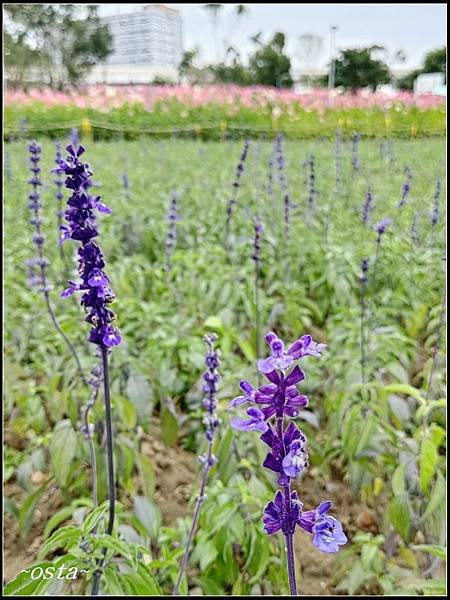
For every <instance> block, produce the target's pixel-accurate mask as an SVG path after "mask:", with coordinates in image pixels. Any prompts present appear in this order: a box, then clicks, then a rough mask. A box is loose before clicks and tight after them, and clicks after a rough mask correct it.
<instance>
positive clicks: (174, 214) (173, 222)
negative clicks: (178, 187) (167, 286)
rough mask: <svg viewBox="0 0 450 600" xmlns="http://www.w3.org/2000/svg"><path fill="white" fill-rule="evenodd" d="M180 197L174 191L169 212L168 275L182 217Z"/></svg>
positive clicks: (167, 240)
mask: <svg viewBox="0 0 450 600" xmlns="http://www.w3.org/2000/svg"><path fill="white" fill-rule="evenodd" d="M177 202H178V197H177V194H176V193H175V192H174V193H173V194H172V197H171V200H170V206H169V212H168V214H167V220H168V221H169V227H168V229H167V237H166V264H165V269H166V273H167V275H168V274H169V273H170V271H171V268H172V254H173V250H174V248H175V244H176V241H177V221H179V219H180V217H179V215H178V206H177Z"/></svg>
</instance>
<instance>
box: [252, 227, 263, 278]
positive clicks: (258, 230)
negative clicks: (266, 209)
mask: <svg viewBox="0 0 450 600" xmlns="http://www.w3.org/2000/svg"><path fill="white" fill-rule="evenodd" d="M254 229H255V235H254V237H253V254H252V259H253V260H254V261H255V264H256V266H257V267H258V266H259V265H260V264H261V234H262V232H263V226H262V223H261V221H260V219H259V217H258V218H257V219H256V221H255V225H254Z"/></svg>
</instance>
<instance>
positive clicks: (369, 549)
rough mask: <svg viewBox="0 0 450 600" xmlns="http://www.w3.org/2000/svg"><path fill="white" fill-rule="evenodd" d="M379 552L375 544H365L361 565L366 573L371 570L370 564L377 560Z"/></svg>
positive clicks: (362, 550) (362, 549)
mask: <svg viewBox="0 0 450 600" xmlns="http://www.w3.org/2000/svg"><path fill="white" fill-rule="evenodd" d="M377 552H378V546H376V545H375V544H364V546H363V547H362V548H361V564H362V566H363V569H364V571H368V570H369V569H370V563H371V562H372V560H373V559H374V558H375V556H376V554H377Z"/></svg>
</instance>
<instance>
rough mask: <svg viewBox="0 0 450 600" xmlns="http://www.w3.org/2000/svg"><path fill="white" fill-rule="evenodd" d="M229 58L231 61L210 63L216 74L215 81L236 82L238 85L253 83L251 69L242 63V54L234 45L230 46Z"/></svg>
mask: <svg viewBox="0 0 450 600" xmlns="http://www.w3.org/2000/svg"><path fill="white" fill-rule="evenodd" d="M226 55H227V59H230V61H231V62H230V63H229V64H227V63H223V62H222V63H219V64H218V65H210V67H209V69H210V70H211V72H212V73H213V75H214V81H218V82H220V83H235V84H237V85H251V84H252V83H253V80H252V74H251V72H250V71H249V69H248V68H247V67H246V66H245V65H243V64H242V62H241V55H240V54H239V52H238V51H237V50H236V49H235V48H234V47H233V46H230V47H229V48H228V49H227V52H226Z"/></svg>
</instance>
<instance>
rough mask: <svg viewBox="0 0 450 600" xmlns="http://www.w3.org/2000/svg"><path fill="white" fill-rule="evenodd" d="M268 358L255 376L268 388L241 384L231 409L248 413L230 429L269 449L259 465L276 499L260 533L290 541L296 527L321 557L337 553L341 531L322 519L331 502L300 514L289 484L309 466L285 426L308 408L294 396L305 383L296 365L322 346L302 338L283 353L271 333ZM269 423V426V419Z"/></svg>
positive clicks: (299, 436) (301, 445)
mask: <svg viewBox="0 0 450 600" xmlns="http://www.w3.org/2000/svg"><path fill="white" fill-rule="evenodd" d="M266 341H267V343H268V344H269V347H270V350H271V354H270V356H269V357H267V358H264V359H261V360H259V361H258V369H259V371H260V372H261V373H262V374H263V375H264V376H265V377H266V378H267V380H268V381H269V383H267V384H264V385H262V386H261V387H259V388H258V389H256V388H254V387H253V386H252V385H251V384H250V383H249V382H248V381H241V383H240V387H241V389H242V391H243V395H241V396H238V397H237V398H234V399H233V400H232V401H231V402H230V403H229V406H230V407H235V406H240V405H242V404H247V403H250V404H253V405H254V406H252V407H250V408H248V409H247V416H248V418H247V419H242V418H239V417H235V418H233V419H232V421H231V424H232V426H233V427H234V428H235V429H239V430H243V431H253V430H256V431H259V432H260V433H261V434H262V435H261V437H260V439H261V441H262V442H264V443H265V444H266V445H267V446H269V449H270V450H269V453H268V454H267V456H266V458H265V460H264V463H263V466H264V467H266V468H267V469H270V470H271V471H274V472H275V473H277V474H278V484H279V485H280V487H281V488H282V490H278V491H277V493H276V495H275V499H274V500H273V501H271V502H269V504H268V505H267V506H266V508H265V510H264V516H263V523H264V531H265V532H266V533H267V534H268V535H271V534H273V533H276V532H277V531H279V530H281V531H282V532H283V533H284V535H285V536H292V534H293V533H294V530H295V527H296V525H299V526H300V527H302V528H303V529H304V530H305V531H307V532H308V533H310V534H312V536H313V543H314V544H315V546H316V547H317V548H319V550H322V551H323V552H336V551H337V550H338V549H339V546H340V545H342V544H345V543H346V542H347V538H346V536H345V534H344V532H343V530H342V526H341V524H340V523H339V521H337V520H336V519H334V518H333V517H330V516H328V515H327V512H328V511H329V509H330V507H331V502H322V503H321V504H320V505H319V506H318V507H317V508H316V509H315V510H309V511H303V505H302V503H301V502H300V500H299V497H298V495H297V492H295V491H291V480H292V479H294V478H295V477H297V475H299V473H301V472H302V471H304V470H305V468H306V467H307V466H308V452H307V450H306V437H305V435H304V434H303V433H302V431H301V430H300V429H299V428H298V427H297V425H296V424H295V423H294V422H293V421H291V422H290V423H289V424H288V425H287V427H285V424H284V421H285V418H286V417H290V418H292V417H296V416H297V415H298V414H299V410H300V409H301V408H304V407H305V406H307V404H308V398H307V397H306V396H304V395H302V394H300V393H299V391H298V390H297V387H296V386H297V384H298V383H300V382H301V381H303V380H304V379H305V374H304V372H303V371H302V369H301V368H300V366H299V365H298V364H296V363H297V362H298V361H299V360H300V359H302V358H304V357H305V356H315V357H320V356H321V354H322V352H323V350H324V349H325V347H326V346H325V344H319V343H316V342H315V341H314V340H313V339H312V338H311V336H310V335H304V336H302V337H301V338H300V339H298V340H296V341H295V342H294V343H293V344H292V345H291V346H289V348H287V349H286V347H285V345H284V343H283V341H282V340H280V339H279V338H278V337H277V335H275V333H273V332H270V333H268V334H267V335H266ZM272 418H275V419H274V423H272V422H270V419H272Z"/></svg>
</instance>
